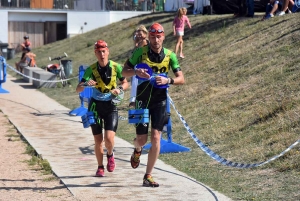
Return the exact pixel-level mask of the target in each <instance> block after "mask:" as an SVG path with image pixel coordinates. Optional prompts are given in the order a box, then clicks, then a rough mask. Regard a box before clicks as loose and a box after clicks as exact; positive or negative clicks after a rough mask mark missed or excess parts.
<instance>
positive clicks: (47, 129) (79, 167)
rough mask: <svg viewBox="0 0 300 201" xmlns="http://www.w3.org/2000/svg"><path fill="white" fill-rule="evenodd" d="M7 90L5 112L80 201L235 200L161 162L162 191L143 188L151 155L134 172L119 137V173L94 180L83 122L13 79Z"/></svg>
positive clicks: (0, 104) (1, 103)
mask: <svg viewBox="0 0 300 201" xmlns="http://www.w3.org/2000/svg"><path fill="white" fill-rule="evenodd" d="M2 88H4V89H6V90H8V91H9V92H10V93H8V94H0V109H1V110H2V111H3V113H4V114H6V115H7V116H8V118H9V120H10V121H11V122H12V123H13V124H14V125H15V127H16V128H17V129H18V130H19V132H20V133H21V134H22V135H23V136H24V137H25V138H26V140H27V141H28V142H29V143H30V144H31V145H32V147H34V149H35V150H36V151H37V153H38V154H40V155H42V157H43V158H44V159H47V160H48V161H49V163H50V165H51V167H52V169H53V171H54V173H55V174H56V175H57V176H58V177H59V178H60V179H61V181H62V182H63V183H64V184H65V185H66V187H67V188H68V189H69V190H70V191H71V193H72V194H73V195H74V196H75V197H76V198H77V199H79V200H83V201H85V200H89V201H92V200H101V201H106V200H168V201H169V200H172V201H175V200H201V201H202V200H203V201H216V200H220V201H227V200H230V199H229V198H227V197H226V196H224V195H222V194H220V193H218V192H216V191H214V190H213V189H211V188H209V187H207V186H205V185H204V184H202V183H200V182H197V181H196V180H195V179H193V178H190V177H188V176H187V175H186V174H184V173H182V172H179V171H178V170H176V169H175V168H173V167H171V166H169V165H166V164H165V163H163V162H162V161H160V160H158V161H157V163H156V166H155V170H154V172H153V177H154V178H155V179H156V180H157V181H159V183H160V187H159V188H146V187H142V185H141V184H142V178H141V177H142V176H143V174H144V171H145V163H146V158H147V157H146V153H145V154H143V156H142V157H141V165H140V167H139V168H137V169H132V168H131V166H130V162H129V158H130V155H131V153H132V151H133V148H132V147H133V146H132V145H131V144H130V143H128V142H126V141H124V140H122V139H120V138H118V137H116V140H115V157H116V164H117V167H116V169H115V171H114V172H113V173H109V172H107V171H106V172H105V177H102V178H99V177H94V174H95V171H96V167H97V163H96V158H95V156H94V151H93V147H94V146H93V145H94V143H93V137H92V134H91V131H90V129H84V128H83V126H82V124H81V123H80V121H81V118H80V117H77V116H69V115H68V112H69V111H70V110H69V109H68V108H66V107H64V106H62V105H60V104H59V103H57V102H56V101H54V100H53V99H51V98H49V97H47V96H46V95H44V94H43V93H41V92H39V91H37V90H36V89H34V88H33V87H32V86H31V85H30V84H28V83H23V82H20V81H17V80H15V79H14V78H13V77H11V76H8V77H7V81H6V82H5V83H4V84H2ZM74 93H75V92H74ZM78 102H79V99H78ZM104 162H105V163H106V159H105V161H104ZM124 181H125V183H124Z"/></svg>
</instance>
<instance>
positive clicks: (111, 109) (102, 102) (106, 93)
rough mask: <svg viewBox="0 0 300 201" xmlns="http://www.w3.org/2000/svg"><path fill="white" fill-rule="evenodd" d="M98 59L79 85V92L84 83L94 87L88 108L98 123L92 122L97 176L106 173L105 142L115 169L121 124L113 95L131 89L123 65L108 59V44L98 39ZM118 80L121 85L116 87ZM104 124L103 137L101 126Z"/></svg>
mask: <svg viewBox="0 0 300 201" xmlns="http://www.w3.org/2000/svg"><path fill="white" fill-rule="evenodd" d="M94 49H95V50H94V51H95V55H96V57H97V59H98V61H97V62H95V63H94V64H92V65H91V66H89V67H88V68H87V69H86V70H85V72H84V75H83V78H82V80H81V82H80V83H79V84H78V86H77V88H76V91H77V92H82V91H83V90H84V87H83V84H85V85H89V86H94V87H95V88H93V94H92V99H91V101H90V103H89V108H88V111H92V112H94V113H95V117H96V120H97V121H96V122H97V123H96V124H93V125H91V128H92V132H93V136H94V140H95V155H96V158H97V161H98V169H97V172H96V176H99V177H103V176H104V166H103V141H104V139H105V141H104V142H105V147H106V149H107V166H106V167H107V171H109V172H112V171H114V169H115V160H114V154H113V148H114V137H115V133H116V130H117V126H118V110H117V107H116V106H115V105H114V104H113V103H112V98H113V97H115V96H117V95H118V94H119V93H120V92H121V91H120V90H125V89H127V88H128V82H127V80H126V78H124V77H122V74H121V72H122V66H121V65H120V64H118V63H115V62H113V61H111V60H108V55H109V49H108V46H107V43H106V42H105V41H103V40H98V41H97V42H96V43H95V46H94ZM117 80H119V81H121V85H120V86H117ZM103 124H104V130H105V133H104V139H103V135H102V128H103Z"/></svg>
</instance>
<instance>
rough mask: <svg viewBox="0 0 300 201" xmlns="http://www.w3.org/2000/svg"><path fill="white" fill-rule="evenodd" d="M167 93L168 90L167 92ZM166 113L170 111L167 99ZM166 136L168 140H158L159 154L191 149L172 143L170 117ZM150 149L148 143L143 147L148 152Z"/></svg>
mask: <svg viewBox="0 0 300 201" xmlns="http://www.w3.org/2000/svg"><path fill="white" fill-rule="evenodd" d="M167 93H168V90H167ZM166 107H167V112H168V113H170V114H171V110H170V102H169V98H168V99H167V104H166ZM167 135H168V140H165V139H163V138H162V137H161V139H160V152H159V153H161V154H164V153H178V152H188V151H190V150H191V149H190V148H188V147H184V146H182V145H180V144H176V143H174V142H172V120H171V116H170V118H169V121H168V124H167ZM150 148H151V143H148V144H146V145H145V146H144V149H145V150H149V149H150Z"/></svg>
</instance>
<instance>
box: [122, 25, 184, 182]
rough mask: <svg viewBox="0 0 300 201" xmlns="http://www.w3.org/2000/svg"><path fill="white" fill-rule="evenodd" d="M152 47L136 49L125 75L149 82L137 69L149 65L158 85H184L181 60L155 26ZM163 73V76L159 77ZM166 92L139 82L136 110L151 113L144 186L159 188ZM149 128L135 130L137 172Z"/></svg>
mask: <svg viewBox="0 0 300 201" xmlns="http://www.w3.org/2000/svg"><path fill="white" fill-rule="evenodd" d="M148 31H149V40H150V44H149V46H145V47H141V48H138V49H136V50H135V51H134V52H133V54H132V56H131V58H130V59H128V60H127V61H126V63H125V65H124V69H123V71H122V75H123V76H125V77H131V76H133V75H135V74H136V75H137V76H138V77H140V78H150V75H149V74H148V73H147V71H146V70H145V69H141V68H139V69H135V68H134V66H135V65H136V64H139V63H146V64H148V65H149V66H150V67H151V69H152V71H153V73H154V74H156V75H158V76H156V77H155V82H156V84H157V85H165V84H176V85H179V84H183V83H184V76H183V73H182V71H181V69H180V66H179V64H178V59H177V57H176V55H175V53H174V52H171V51H170V50H168V49H166V48H163V46H162V45H163V41H164V39H165V34H164V29H163V27H162V26H161V25H160V24H158V23H154V24H152V25H151V27H150V28H149V30H148ZM169 71H173V73H174V75H175V78H174V79H173V78H170V77H167V75H168V73H169ZM161 73H163V74H164V76H159V74H161ZM166 100H167V94H166V88H157V87H154V86H153V85H152V84H151V83H150V81H149V80H139V84H138V87H137V97H136V108H138V109H145V108H147V109H149V114H150V118H151V148H150V150H149V155H148V163H147V169H146V174H145V175H144V178H143V186H149V187H158V186H159V184H158V183H156V182H155V181H154V180H153V178H152V176H151V173H152V170H153V168H154V165H155V162H156V160H157V158H158V155H159V152H160V132H161V131H162V129H163V127H164V125H165V124H166V123H167V120H168V114H167V111H166ZM148 127H149V124H138V125H137V127H136V138H135V139H134V146H135V150H134V152H133V154H132V156H131V159H130V161H131V166H132V168H137V167H138V166H139V163H140V159H139V158H140V155H141V152H142V147H143V146H144V145H145V144H146V143H147V139H148Z"/></svg>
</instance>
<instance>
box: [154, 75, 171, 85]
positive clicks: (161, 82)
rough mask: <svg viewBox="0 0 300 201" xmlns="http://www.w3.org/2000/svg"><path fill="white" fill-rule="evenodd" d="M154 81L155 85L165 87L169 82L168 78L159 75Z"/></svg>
mask: <svg viewBox="0 0 300 201" xmlns="http://www.w3.org/2000/svg"><path fill="white" fill-rule="evenodd" d="M155 81H156V84H157V85H165V84H168V82H169V80H168V78H166V77H163V76H159V75H158V76H156V77H155Z"/></svg>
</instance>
